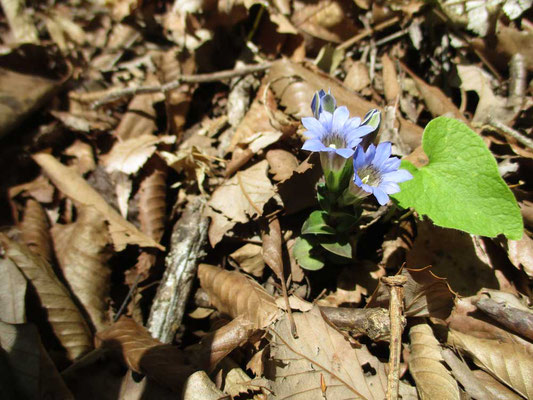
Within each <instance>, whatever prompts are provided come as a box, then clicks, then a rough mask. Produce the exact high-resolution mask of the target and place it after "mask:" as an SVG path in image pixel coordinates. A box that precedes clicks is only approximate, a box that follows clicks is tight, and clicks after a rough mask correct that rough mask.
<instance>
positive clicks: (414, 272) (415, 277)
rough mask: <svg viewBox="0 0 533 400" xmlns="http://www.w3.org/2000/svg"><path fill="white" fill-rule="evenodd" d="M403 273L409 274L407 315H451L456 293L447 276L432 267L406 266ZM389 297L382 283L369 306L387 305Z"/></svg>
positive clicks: (439, 316)
mask: <svg viewBox="0 0 533 400" xmlns="http://www.w3.org/2000/svg"><path fill="white" fill-rule="evenodd" d="M401 274H402V275H404V276H407V283H406V284H405V285H404V301H405V315H406V316H409V317H435V318H440V319H446V318H447V317H448V316H449V315H450V313H451V312H452V307H453V299H454V296H455V294H454V293H453V292H452V290H451V289H450V286H449V285H448V283H447V282H446V279H445V278H439V277H438V276H436V275H434V274H433V273H432V272H431V267H426V268H422V269H410V268H404V269H403V270H402V272H401ZM389 298H390V294H389V291H388V289H387V288H386V287H385V285H382V284H381V283H380V285H379V286H378V288H377V289H376V291H375V292H374V294H373V295H372V298H371V300H370V301H369V304H368V307H385V306H387V304H388V302H389Z"/></svg>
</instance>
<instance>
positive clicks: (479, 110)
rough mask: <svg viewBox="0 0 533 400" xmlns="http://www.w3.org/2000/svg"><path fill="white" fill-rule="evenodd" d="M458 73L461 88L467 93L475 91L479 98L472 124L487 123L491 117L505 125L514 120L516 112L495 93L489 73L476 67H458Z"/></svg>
mask: <svg viewBox="0 0 533 400" xmlns="http://www.w3.org/2000/svg"><path fill="white" fill-rule="evenodd" d="M457 73H458V75H459V79H461V87H462V88H463V89H464V90H466V91H470V90H473V91H475V92H476V93H477V95H478V96H479V101H478V103H477V107H476V112H475V113H474V117H473V118H472V122H478V123H487V122H488V117H489V116H491V117H493V118H496V119H498V120H500V121H502V122H504V123H508V122H509V121H510V120H512V119H513V117H514V115H515V112H514V111H513V109H512V108H511V107H509V108H508V107H507V99H506V98H505V97H501V96H496V95H495V94H494V93H493V91H492V87H491V76H490V75H489V74H488V73H486V72H485V71H483V70H482V69H481V68H479V67H476V66H475V65H458V66H457Z"/></svg>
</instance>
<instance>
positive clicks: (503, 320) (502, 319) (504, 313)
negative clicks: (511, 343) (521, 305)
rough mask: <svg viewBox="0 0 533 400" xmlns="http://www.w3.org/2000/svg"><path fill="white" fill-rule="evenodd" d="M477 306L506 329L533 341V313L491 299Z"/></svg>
mask: <svg viewBox="0 0 533 400" xmlns="http://www.w3.org/2000/svg"><path fill="white" fill-rule="evenodd" d="M476 306H477V308H479V309H480V310H481V311H483V312H484V313H485V314H487V315H489V316H490V317H492V318H494V319H495V320H496V321H498V322H499V323H500V324H502V325H504V326H505V327H507V328H509V329H511V330H512V331H514V332H516V333H518V334H519V335H522V336H523V337H525V338H527V339H531V340H533V313H531V312H527V311H522V310H520V309H518V308H515V307H510V306H508V305H506V304H501V303H498V302H496V301H494V300H492V299H489V298H481V299H479V300H478V301H477V302H476Z"/></svg>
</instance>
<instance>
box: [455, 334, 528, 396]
mask: <svg viewBox="0 0 533 400" xmlns="http://www.w3.org/2000/svg"><path fill="white" fill-rule="evenodd" d="M448 343H449V344H450V345H452V346H456V347H457V348H459V349H460V350H461V351H464V352H466V353H467V354H468V355H470V356H471V357H472V359H473V360H474V362H475V363H476V365H478V366H479V367H480V368H482V369H484V370H485V371H487V372H489V373H490V374H491V375H494V376H495V377H496V378H498V379H499V380H500V381H502V382H503V383H505V384H506V385H508V386H510V387H511V388H513V389H514V390H515V391H517V392H518V393H520V394H521V395H522V396H524V397H526V398H528V399H531V398H533V353H531V352H529V351H528V350H527V348H525V347H523V346H521V345H520V344H517V343H502V342H499V341H496V340H488V339H480V338H476V337H474V336H470V335H467V334H464V333H461V332H458V331H454V330H453V329H452V330H450V331H449V333H448Z"/></svg>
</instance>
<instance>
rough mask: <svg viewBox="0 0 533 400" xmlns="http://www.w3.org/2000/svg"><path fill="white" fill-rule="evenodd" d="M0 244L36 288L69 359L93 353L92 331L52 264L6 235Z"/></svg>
mask: <svg viewBox="0 0 533 400" xmlns="http://www.w3.org/2000/svg"><path fill="white" fill-rule="evenodd" d="M0 243H1V244H2V247H3V248H4V251H5V254H6V256H7V257H8V258H10V259H11V261H13V262H14V263H15V264H16V265H17V267H18V268H19V269H20V270H21V271H22V273H23V274H24V276H25V277H26V279H28V280H29V281H30V282H31V283H32V284H33V286H34V287H35V290H36V291H37V294H38V296H39V298H40V300H41V305H42V307H43V308H44V309H45V310H46V311H47V313H48V321H49V322H50V324H51V326H52V329H53V331H54V333H55V334H56V336H57V338H58V339H59V341H60V342H61V344H62V345H63V346H64V347H65V349H66V350H67V353H68V356H69V358H70V359H71V360H73V359H75V358H77V357H79V356H81V355H83V354H84V353H86V352H88V351H90V350H91V348H92V340H91V333H90V330H89V327H88V326H87V323H86V322H85V320H84V319H83V317H82V315H81V313H80V310H79V309H78V308H77V307H76V305H75V304H74V302H73V301H72V299H71V297H70V295H69V293H68V291H67V289H66V288H65V286H63V284H62V283H61V282H60V281H59V279H57V277H56V276H55V274H54V272H53V270H52V267H51V266H50V264H48V262H47V261H46V260H45V259H44V258H41V257H39V256H38V255H35V254H33V253H32V252H31V251H30V250H29V249H28V248H27V247H26V246H24V245H22V244H19V243H17V242H14V241H12V240H10V239H9V238H8V237H7V236H5V235H3V234H0Z"/></svg>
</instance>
